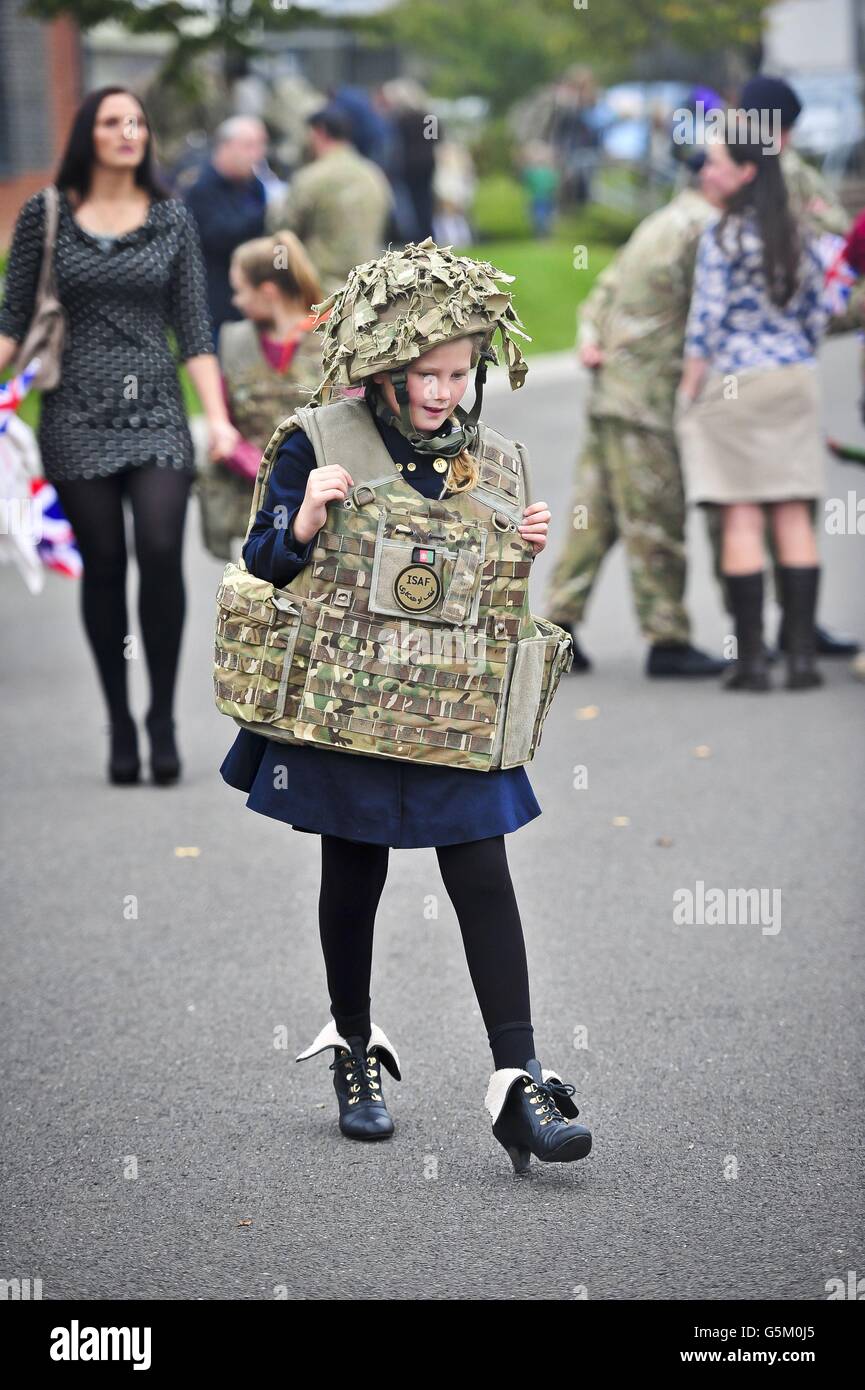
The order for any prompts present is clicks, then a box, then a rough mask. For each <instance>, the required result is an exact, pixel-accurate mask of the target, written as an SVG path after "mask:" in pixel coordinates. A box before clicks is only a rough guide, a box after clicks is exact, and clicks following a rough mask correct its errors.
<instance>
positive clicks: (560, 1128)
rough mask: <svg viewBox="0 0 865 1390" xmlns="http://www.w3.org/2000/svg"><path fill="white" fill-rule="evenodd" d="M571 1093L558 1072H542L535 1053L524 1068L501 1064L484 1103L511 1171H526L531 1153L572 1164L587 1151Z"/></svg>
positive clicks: (588, 1134)
mask: <svg viewBox="0 0 865 1390" xmlns="http://www.w3.org/2000/svg"><path fill="white" fill-rule="evenodd" d="M573 1094H574V1087H573V1086H569V1085H567V1084H566V1083H565V1082H563V1081H562V1079H561V1077H560V1076H558V1075H557V1074H556V1072H554V1071H544V1070H542V1068H541V1064H540V1062H539V1061H538V1059H537V1057H532V1058H530V1059H529V1061H528V1062H526V1065H525V1068H524V1069H523V1070H522V1071H521V1070H520V1069H519V1068H518V1067H502V1068H500V1069H499V1070H498V1071H494V1072H493V1074H492V1076H491V1077H490V1081H489V1085H488V1087H487V1094H486V1099H485V1101H484V1104H485V1105H486V1108H487V1110H488V1111H489V1112H490V1114H491V1115H492V1118H493V1134H494V1135H495V1137H496V1139H498V1141H499V1143H500V1144H501V1145H502V1146H503V1148H505V1149H506V1150H507V1153H508V1157H509V1158H510V1160H511V1162H512V1163H513V1165H514V1172H515V1173H525V1172H527V1171H528V1167H529V1161H530V1159H531V1156H532V1154H534V1156H535V1158H539V1159H540V1160H541V1162H542V1163H573V1162H574V1161H575V1160H576V1159H579V1158H585V1156H586V1154H587V1153H589V1151H590V1150H591V1147H592V1135H591V1131H590V1130H588V1129H587V1128H586V1126H585V1125H576V1124H574V1123H573V1120H574V1119H575V1118H576V1116H577V1115H579V1113H580V1112H579V1110H578V1109H577V1107H576V1105H575V1104H574V1102H573V1101H572V1100H571V1096H572V1095H573ZM565 1116H568V1118H567V1119H566V1118H565Z"/></svg>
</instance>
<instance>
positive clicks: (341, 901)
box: [318, 835, 535, 1068]
mask: <svg viewBox="0 0 865 1390" xmlns="http://www.w3.org/2000/svg"><path fill="white" fill-rule="evenodd" d="M436 854H437V855H438V862H439V869H440V870H441V875H442V879H443V880H444V885H445V888H446V889H447V892H448V896H449V898H450V900H451V902H452V903H453V905H454V909H455V911H456V914H457V918H458V919H459V924H460V931H461V933H462V938H463V946H464V948H465V953H466V960H467V961H468V967H469V974H470V975H471V980H472V984H473V985H474V989H475V993H476V995H477V999H478V1004H479V1005H480V1010H481V1015H482V1017H483V1020H484V1025H485V1027H486V1030H487V1037H488V1038H489V1042H490V1047H491V1048H492V1052H493V1060H494V1062H495V1066H496V1067H497V1068H498V1067H523V1066H524V1065H525V1063H526V1061H527V1060H528V1059H529V1058H530V1057H534V1055H535V1051H534V1034H533V1032H532V1024H531V1010H530V1003H529V975H528V966H527V963H526V947H525V941H524V940H523V928H522V923H521V921H520V914H519V908H518V907H517V901H516V896H515V894H514V888H513V884H512V882H511V875H510V869H509V866H508V860H507V853H506V851H505V839H504V836H503V835H493V836H490V837H488V838H487V839H483V840H470V841H468V842H466V843H464V844H459V845H440V846H438V848H437V849H436ZM388 855H389V850H388V846H387V845H373V844H360V843H358V842H356V841H354V840H344V839H341V838H340V837H339V836H336V835H322V837H321V892H320V895H319V900H318V913H319V930H320V934H321V946H322V951H323V952H324V963H325V969H326V971H327V985H328V991H329V993H330V999H331V1013H332V1015H333V1018H334V1021H335V1023H336V1026H337V1028H338V1029H339V1031H340V1033H341V1035H342V1037H344V1038H345V1037H348V1036H349V1035H350V1034H352V1033H354V1034H357V1033H359V1034H361V1035H362V1037H363V1038H364V1041H366V1040H367V1039H368V1037H369V1032H370V1002H371V1001H370V993H369V990H370V979H371V975H372V947H373V932H374V928H375V914H376V909H377V907H378V903H379V898H380V897H381V893H382V889H383V888H384V884H385V879H386V878H387V868H388Z"/></svg>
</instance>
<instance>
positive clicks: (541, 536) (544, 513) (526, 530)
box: [517, 502, 552, 555]
mask: <svg viewBox="0 0 865 1390" xmlns="http://www.w3.org/2000/svg"><path fill="white" fill-rule="evenodd" d="M551 516H552V512H551V511H550V509H549V507H548V506H547V504H546V502H532V503H531V505H530V506H528V507H526V508H525V509H524V511H523V520H522V521H521V522H520V525H519V526H518V528H517V529H518V531H519V533H520V535H521V536H522V538H523V540H525V541H530V542H531V544H532V549H533V550H534V552H535V554H536V555H539V554H540V553H541V551H542V550H543V548H544V546H545V545H546V543H547V528H548V526H549V524H550V518H551Z"/></svg>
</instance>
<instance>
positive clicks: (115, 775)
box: [108, 715, 141, 786]
mask: <svg viewBox="0 0 865 1390" xmlns="http://www.w3.org/2000/svg"><path fill="white" fill-rule="evenodd" d="M109 735H110V739H111V753H110V757H109V762H108V780H109V782H112V783H114V785H115V786H130V785H131V784H132V783H133V782H137V781H138V780H139V778H140V775H141V762H140V760H139V757H138V730H137V729H136V727H135V720H134V719H133V718H132V716H131V715H130V717H129V719H128V720H126V719H120V720H116V721H115V720H112V722H111V723H110V725H109Z"/></svg>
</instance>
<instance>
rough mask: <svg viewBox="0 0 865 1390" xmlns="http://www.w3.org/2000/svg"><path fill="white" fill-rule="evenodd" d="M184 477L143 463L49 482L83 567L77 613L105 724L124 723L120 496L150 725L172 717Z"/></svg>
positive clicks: (187, 480)
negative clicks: (129, 534)
mask: <svg viewBox="0 0 865 1390" xmlns="http://www.w3.org/2000/svg"><path fill="white" fill-rule="evenodd" d="M190 484H191V475H190V474H189V473H184V472H180V471H178V470H176V469H171V468H158V467H156V465H155V464H142V465H141V466H140V467H134V468H130V469H127V470H125V471H124V472H121V473H114V474H112V475H110V476H109V477H107V478H76V479H75V480H72V481H70V480H67V481H63V480H60V481H58V482H55V483H54V487H55V488H56V491H57V496H58V497H59V499H60V505H61V506H62V508H63V510H64V512H65V513H66V515H67V517H68V518H69V522H70V524H71V526H72V529H73V531H74V532H75V539H76V541H77V543H78V549H79V550H80V552H81V558H82V561H83V563H84V573H83V576H82V582H81V613H82V617H83V620H84V628H85V631H86V633H87V637H88V639H89V642H90V646H91V648H92V651H93V655H94V657H95V659H96V665H97V669H98V671H99V678H100V681H101V683H102V689H103V692H104V695H105V701H106V704H107V706H108V711H109V715H110V717H111V721H112V723H114V724H116V725H118V726H122V725H125V724H128V723H129V722H130V713H129V704H128V693H127V685H126V673H127V670H128V657H127V655H126V653H127V650H128V649H127V645H126V644H127V639H128V637H129V636H130V632H129V620H128V616H127V610H126V528H125V517H124V512H123V496H124V494H128V496H129V499H130V502H131V503H132V521H133V526H134V533H135V557H136V560H137V561H138V569H139V575H140V582H139V589H138V616H139V620H140V622H141V633H142V637H143V639H144V651H145V655H146V657H147V666H148V672H149V676H150V709H149V711H148V714H149V715H150V717H151V718H152V719H153V721H154V722H164V721H167V720H169V719H170V718H171V714H172V706H173V701H174V685H175V678H176V675H177V662H178V657H179V653H180V637H181V633H182V630H183V620H184V616H185V612H186V593H185V589H184V585H183V573H182V565H181V560H182V545H183V525H184V520H185V516H186V504H187V501H188V499H189V490H190Z"/></svg>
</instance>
